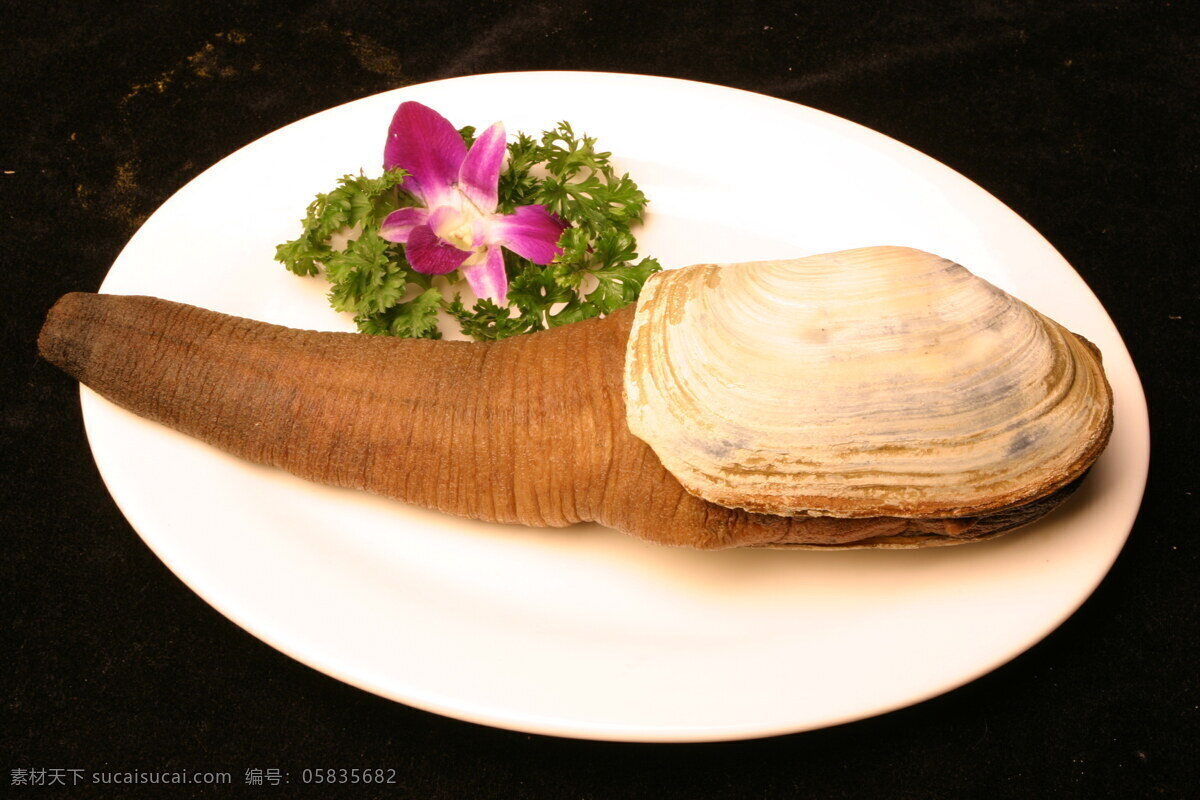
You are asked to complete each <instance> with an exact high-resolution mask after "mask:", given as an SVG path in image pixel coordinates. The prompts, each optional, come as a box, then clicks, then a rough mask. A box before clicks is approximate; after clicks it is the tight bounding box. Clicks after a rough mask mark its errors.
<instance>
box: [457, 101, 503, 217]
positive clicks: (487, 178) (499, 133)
mask: <svg viewBox="0 0 1200 800" xmlns="http://www.w3.org/2000/svg"><path fill="white" fill-rule="evenodd" d="M504 142H505V138H504V124H503V123H500V122H497V123H496V124H495V125H492V126H491V127H490V128H488V129H487V130H486V131H484V132H483V133H481V134H480V135H479V137H478V138H477V139H476V140H475V143H474V144H473V145H471V149H470V150H469V151H467V157H466V158H464V159H463V162H462V167H460V168H459V170H458V184H459V187H458V188H459V191H461V192H462V193H463V194H464V195H466V197H467V199H468V200H470V201H471V202H472V203H474V204H475V207H476V208H478V209H479V211H480V213H482V214H492V213H494V212H495V211H496V203H497V202H499V197H498V195H497V191H496V190H497V186H498V185H499V183H500V166H501V165H502V164H503V163H504V153H505V143H504Z"/></svg>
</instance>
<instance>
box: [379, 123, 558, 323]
mask: <svg viewBox="0 0 1200 800" xmlns="http://www.w3.org/2000/svg"><path fill="white" fill-rule="evenodd" d="M504 153H505V138H504V125H503V124H501V123H499V122H497V123H496V124H495V125H492V126H491V127H490V128H488V129H487V130H486V131H484V132H483V133H482V134H480V135H479V137H478V138H476V140H475V143H474V144H473V145H472V146H471V149H470V150H469V151H468V150H467V146H466V145H465V144H463V140H462V137H461V136H459V134H458V131H457V130H455V128H454V126H453V125H452V124H450V121H449V120H448V119H446V118H445V117H443V116H442V115H441V114H439V113H437V112H436V111H434V110H433V109H431V108H429V107H427V106H424V105H421V104H420V103H414V102H407V103H401V104H400V107H399V108H398V109H396V115H395V116H394V117H393V118H392V124H391V127H390V128H389V129H388V139H387V145H386V147H385V148H384V151H383V164H384V168H385V169H394V168H396V167H400V168H401V169H403V170H405V171H406V172H408V177H407V178H405V179H404V184H403V188H404V189H406V190H407V191H409V192H411V193H412V194H413V195H414V196H415V197H416V198H417V199H418V200H420V201H421V202H422V203H423V204H424V207H423V208H421V207H417V208H401V209H398V210H396V211H393V212H392V213H391V214H389V215H388V216H387V219H385V220H384V221H383V226H382V227H381V228H380V235H381V236H383V238H384V239H387V240H388V241H389V242H400V243H401V244H403V245H404V246H405V253H406V254H407V256H408V261H409V263H410V264H412V266H413V269H415V270H416V271H417V272H422V273H425V274H426V275H444V274H446V273H447V272H452V271H454V270H455V269H461V270H462V274H463V276H464V277H465V278H466V279H467V283H469V284H470V285H471V289H472V290H473V291H474V292H475V294H476V296H478V297H480V298H490V299H492V300H495V301H496V302H497V303H499V304H500V305H504V304H505V303H506V302H508V277H507V275H505V272H504V254H503V253H502V252H501V247H507V248H508V249H509V250H512V251H513V252H514V253H516V254H517V255H519V256H523V257H524V258H528V259H529V260H530V261H532V262H534V263H535V264H549V263H550V262H551V261H553V260H554V258H555V256H557V255H559V254H560V253H561V252H562V248H560V247H559V246H558V238H559V236H561V235H562V232H563V229H564V228H565V227H566V226H565V225H564V224H563V223H562V222H561V221H559V219H558V218H557V217H556V216H554V215H553V214H551V213H550V212H549V211H548V210H546V207H545V206H540V205H536V206H521V207H520V208H517V209H515V210H514V211H513V213H512V214H497V213H496V205H497V203H498V196H497V186H498V184H499V182H500V167H501V165H502V164H503V162H504Z"/></svg>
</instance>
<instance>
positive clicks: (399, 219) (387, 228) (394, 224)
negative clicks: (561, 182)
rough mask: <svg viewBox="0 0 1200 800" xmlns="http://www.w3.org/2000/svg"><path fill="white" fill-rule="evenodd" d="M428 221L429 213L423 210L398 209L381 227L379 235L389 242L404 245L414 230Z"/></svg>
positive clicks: (389, 215)
mask: <svg viewBox="0 0 1200 800" xmlns="http://www.w3.org/2000/svg"><path fill="white" fill-rule="evenodd" d="M428 221H429V212H428V211H426V210H425V209H423V208H398V209H396V210H395V211H393V212H392V213H390V214H388V215H387V219H385V220H384V221H383V224H382V225H380V226H379V235H380V236H382V237H383V238H384V239H387V240H388V241H389V242H400V243H404V242H407V241H408V235H409V234H410V233H412V229H413V228H415V227H417V226H418V225H424V224H425V223H426V222H428Z"/></svg>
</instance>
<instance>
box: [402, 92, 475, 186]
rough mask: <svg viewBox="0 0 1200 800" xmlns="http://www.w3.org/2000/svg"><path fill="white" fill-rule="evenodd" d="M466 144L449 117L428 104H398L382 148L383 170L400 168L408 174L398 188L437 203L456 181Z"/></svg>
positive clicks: (410, 102)
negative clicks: (385, 142) (400, 187)
mask: <svg viewBox="0 0 1200 800" xmlns="http://www.w3.org/2000/svg"><path fill="white" fill-rule="evenodd" d="M466 155H467V146H466V145H465V144H463V140H462V137H461V136H459V135H458V131H457V130H455V129H454V126H453V125H451V124H450V120H448V119H446V118H445V117H443V116H442V115H441V114H439V113H437V112H436V111H434V110H433V109H432V108H429V107H428V106H424V105H422V104H420V103H415V102H412V101H409V102H407V103H401V104H400V107H399V108H397V109H396V114H395V115H394V116H393V117H392V124H391V127H389V128H388V138H387V144H386V145H385V146H384V149H383V167H384V169H393V168H395V167H400V168H401V169H404V170H406V171H407V172H408V173H409V177H407V178H405V179H404V183H403V184H401V185H402V187H403V188H404V189H406V190H408V191H410V192H412V193H413V194H415V195H416V196H417V197H420V198H421V199H422V200H424V201H425V204H426V205H429V206H435V205H441V204H442V203H443V202H444V201H445V199H446V196H447V194H448V193H449V192H450V191H451V189H450V187H451V186H452V185H453V184H454V182H455V181H456V180H458V169H459V167H460V166H462V162H463V159H464V158H466Z"/></svg>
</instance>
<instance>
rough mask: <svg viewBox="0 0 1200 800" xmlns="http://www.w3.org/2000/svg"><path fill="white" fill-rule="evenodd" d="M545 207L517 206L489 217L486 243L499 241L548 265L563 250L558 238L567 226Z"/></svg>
mask: <svg viewBox="0 0 1200 800" xmlns="http://www.w3.org/2000/svg"><path fill="white" fill-rule="evenodd" d="M566 227H567V226H566V225H564V224H563V223H562V222H561V221H560V220H559V219H558V217H556V216H554V215H553V214H551V213H550V212H549V211H547V210H546V207H545V206H520V207H519V208H517V209H515V210H514V211H513V213H511V214H506V215H504V216H495V217H492V218H491V219H490V220H488V237H487V242H488V244H502V245H504V246H505V247H507V248H508V249H509V250H512V251H513V252H514V253H516V254H517V255H519V256H522V257H524V258H528V259H529V260H530V261H532V262H533V263H535V264H549V263H550V262H551V261H553V260H554V258H555V256H557V255H558V254H559V253H561V252H562V248H561V247H559V246H558V239H559V237H560V236H562V232H563V231H564V230H565V229H566Z"/></svg>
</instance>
